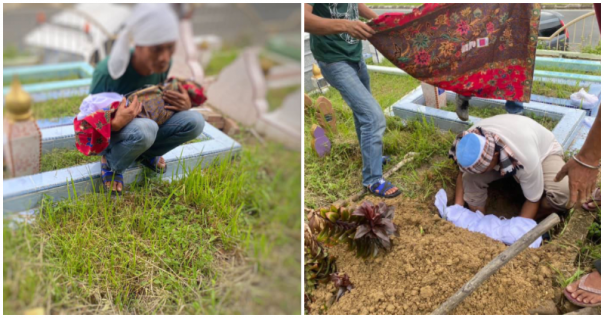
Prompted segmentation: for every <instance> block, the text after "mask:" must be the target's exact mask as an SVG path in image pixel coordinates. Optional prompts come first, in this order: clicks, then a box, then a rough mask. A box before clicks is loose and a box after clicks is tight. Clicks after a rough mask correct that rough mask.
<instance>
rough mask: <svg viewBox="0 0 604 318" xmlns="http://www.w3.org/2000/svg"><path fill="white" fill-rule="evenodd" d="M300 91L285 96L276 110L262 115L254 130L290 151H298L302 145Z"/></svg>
mask: <svg viewBox="0 0 604 318" xmlns="http://www.w3.org/2000/svg"><path fill="white" fill-rule="evenodd" d="M300 95H302V91H301V90H296V91H295V92H293V93H291V94H289V95H287V96H286V97H285V99H284V100H283V104H282V105H281V107H279V108H278V109H277V110H275V111H273V112H270V113H268V114H264V115H262V117H261V118H260V120H259V121H258V123H257V124H256V129H257V130H258V131H259V132H260V133H262V134H263V135H265V136H266V137H267V138H269V139H271V140H275V141H278V142H281V143H283V144H284V145H285V146H287V147H288V148H290V149H295V150H300V146H301V144H302V141H301V140H302V133H301V131H302V114H301V110H302V106H301V105H300Z"/></svg>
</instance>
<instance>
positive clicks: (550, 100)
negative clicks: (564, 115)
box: [531, 74, 602, 117]
mask: <svg viewBox="0 0 604 318" xmlns="http://www.w3.org/2000/svg"><path fill="white" fill-rule="evenodd" d="M574 75H581V74H574ZM534 81H539V82H547V83H557V84H565V85H570V86H574V85H576V84H577V80H572V79H565V78H553V77H535V78H534ZM579 86H589V89H588V91H587V92H588V93H589V94H592V95H595V96H597V97H598V106H596V107H594V108H592V109H584V110H585V112H586V113H587V115H588V116H592V117H594V116H596V114H597V113H598V109H599V104H600V102H601V101H602V85H601V83H600V82H599V81H598V82H592V81H587V80H581V79H579ZM531 101H535V102H540V103H544V104H552V105H559V106H564V107H569V108H575V109H578V107H577V106H574V105H573V104H572V103H571V100H570V96H569V97H568V98H555V97H548V96H543V95H537V94H531Z"/></svg>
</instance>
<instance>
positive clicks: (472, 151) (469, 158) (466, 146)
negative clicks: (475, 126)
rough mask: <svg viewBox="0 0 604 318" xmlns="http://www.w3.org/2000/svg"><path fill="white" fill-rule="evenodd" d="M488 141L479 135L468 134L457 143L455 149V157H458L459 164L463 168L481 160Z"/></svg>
mask: <svg viewBox="0 0 604 318" xmlns="http://www.w3.org/2000/svg"><path fill="white" fill-rule="evenodd" d="M485 144H486V139H485V138H484V137H483V136H479V135H477V134H467V135H465V136H463V138H461V140H460V141H459V143H457V148H456V149H455V155H456V156H457V163H458V164H459V165H460V166H462V167H463V168H467V167H470V166H472V165H473V164H474V163H476V162H477V161H478V159H480V154H481V153H482V151H483V149H484V146H485Z"/></svg>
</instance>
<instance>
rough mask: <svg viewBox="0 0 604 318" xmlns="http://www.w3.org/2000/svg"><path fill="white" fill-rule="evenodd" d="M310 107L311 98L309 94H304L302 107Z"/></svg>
mask: <svg viewBox="0 0 604 318" xmlns="http://www.w3.org/2000/svg"><path fill="white" fill-rule="evenodd" d="M310 107H312V99H311V98H310V96H308V95H306V94H304V108H305V109H306V108H310Z"/></svg>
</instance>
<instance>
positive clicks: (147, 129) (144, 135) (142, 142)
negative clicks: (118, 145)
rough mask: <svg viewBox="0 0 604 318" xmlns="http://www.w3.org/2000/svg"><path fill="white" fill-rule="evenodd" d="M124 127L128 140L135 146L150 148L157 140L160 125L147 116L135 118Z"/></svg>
mask: <svg viewBox="0 0 604 318" xmlns="http://www.w3.org/2000/svg"><path fill="white" fill-rule="evenodd" d="M124 129H126V131H125V132H124V133H126V134H127V140H128V141H129V143H131V144H132V145H133V146H134V147H138V146H140V147H141V148H144V149H149V148H151V146H152V145H153V143H154V142H155V137H156V136H157V131H158V130H159V127H158V126H157V123H156V122H154V121H153V120H150V119H147V118H135V119H134V120H133V121H132V122H130V124H128V125H127V126H126V127H125V128H124Z"/></svg>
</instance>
